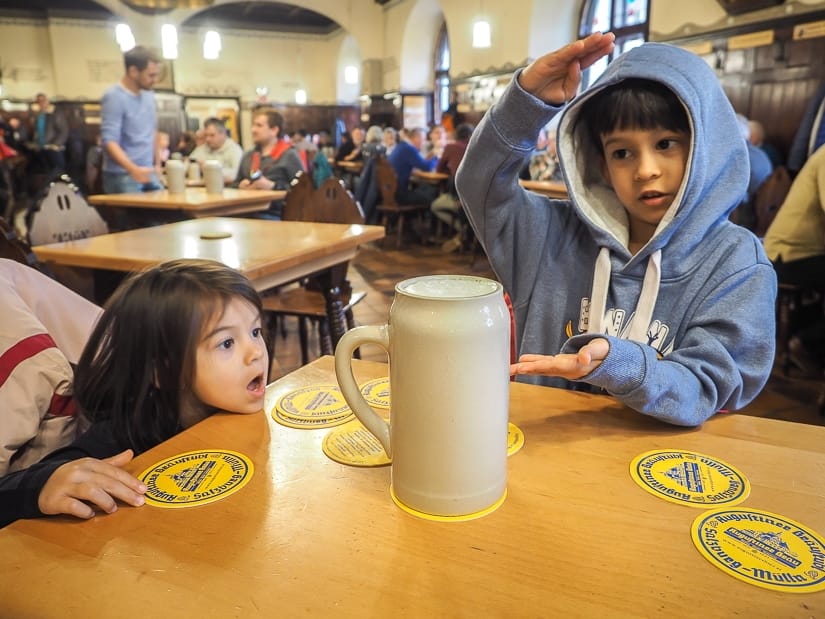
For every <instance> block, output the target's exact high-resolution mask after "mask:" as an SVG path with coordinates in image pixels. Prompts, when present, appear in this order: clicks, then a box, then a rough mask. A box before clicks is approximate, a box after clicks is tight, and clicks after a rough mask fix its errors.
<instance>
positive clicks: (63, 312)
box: [0, 259, 102, 476]
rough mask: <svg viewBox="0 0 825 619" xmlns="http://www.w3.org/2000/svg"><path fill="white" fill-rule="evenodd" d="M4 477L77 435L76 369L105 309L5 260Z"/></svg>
mask: <svg viewBox="0 0 825 619" xmlns="http://www.w3.org/2000/svg"><path fill="white" fill-rule="evenodd" d="M0 290H2V294H0V316H2V319H0V476H2V475H5V474H7V473H10V472H13V471H17V470H20V469H24V468H26V467H28V466H30V465H32V464H34V463H35V462H37V461H38V460H40V459H41V458H43V457H44V456H46V455H47V454H49V453H51V452H53V451H54V450H56V449H59V448H61V447H64V446H65V445H68V444H69V443H71V442H72V441H73V440H74V439H75V437H76V436H77V435H78V433H79V431H80V430H81V428H79V420H78V417H77V415H75V406H74V401H73V400H72V397H71V393H72V377H73V372H72V367H71V365H70V363H76V362H77V360H78V359H79V357H80V353H81V352H82V350H83V347H84V346H85V344H86V341H87V340H88V338H89V334H90V333H91V331H92V327H93V326H94V323H95V322H96V321H97V319H98V317H99V316H100V313H101V312H102V309H101V308H100V307H98V306H97V305H95V304H93V303H91V302H89V301H87V300H86V299H84V298H83V297H81V296H79V295H77V294H75V293H74V292H72V291H71V290H69V289H68V288H65V287H64V286H62V285H61V284H59V283H58V282H56V281H54V280H52V279H49V278H48V277H46V276H45V275H43V274H42V273H40V272H39V271H37V270H35V269H32V268H30V267H27V266H25V265H23V264H20V263H17V262H13V261H11V260H3V259H0Z"/></svg>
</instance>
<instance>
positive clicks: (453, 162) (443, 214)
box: [430, 123, 473, 252]
mask: <svg viewBox="0 0 825 619" xmlns="http://www.w3.org/2000/svg"><path fill="white" fill-rule="evenodd" d="M472 134H473V126H472V125H471V124H469V123H462V124H460V125H459V126H458V127H457V128H456V130H455V141H454V142H450V143H449V144H447V145H446V146H445V147H444V153H443V154H442V155H441V157H440V158H439V160H438V164H437V165H436V166H435V171H436V172H441V173H442V174H447V175H449V177H450V179H449V181H448V183H447V189H448V190H447V192H445V193H442V194H441V195H439V196H438V197H437V198H436V199H435V200H434V201H433V203H432V206H431V207H430V208H431V209H432V211H433V215H435V216H436V217H438V219H440V220H441V221H443V222H444V223H446V224H447V225H451V226H453V228H454V229H455V232H456V234H455V236H454V237H453V238H451V239H449V240H447V241H445V242H444V244H443V245H442V246H441V248H442V249H443V250H444V251H448V252H450V251H455V250H456V249H458V248H459V247H461V240H462V236H463V228H464V226H465V225H466V223H465V221H463V220H462V218H460V217H459V216H458V215H459V212H460V211H461V202H460V201H459V199H458V194H457V193H456V190H455V173H456V172H457V171H458V166H459V165H460V164H461V160H462V159H463V158H464V153H465V151H466V150H467V144H468V142H469V141H470V136H471V135H472Z"/></svg>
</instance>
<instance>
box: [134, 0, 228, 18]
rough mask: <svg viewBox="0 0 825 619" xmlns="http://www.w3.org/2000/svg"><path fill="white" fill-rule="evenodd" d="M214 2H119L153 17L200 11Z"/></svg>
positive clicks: (164, 0) (177, 0)
mask: <svg viewBox="0 0 825 619" xmlns="http://www.w3.org/2000/svg"><path fill="white" fill-rule="evenodd" d="M214 1H215V0H121V2H123V4H125V5H126V6H128V7H129V8H132V9H134V10H136V11H138V12H139V13H144V14H148V15H154V14H157V13H167V12H169V11H174V10H175V9H202V8H205V7H207V6H212V4H213V2H214Z"/></svg>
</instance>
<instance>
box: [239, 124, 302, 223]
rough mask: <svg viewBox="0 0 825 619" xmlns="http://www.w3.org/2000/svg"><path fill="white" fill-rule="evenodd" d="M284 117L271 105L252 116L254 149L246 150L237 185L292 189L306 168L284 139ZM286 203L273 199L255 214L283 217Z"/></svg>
mask: <svg viewBox="0 0 825 619" xmlns="http://www.w3.org/2000/svg"><path fill="white" fill-rule="evenodd" d="M283 135H284V119H283V116H281V115H280V114H279V113H278V112H276V111H275V110H273V109H271V108H259V109H257V110H255V112H254V113H253V116H252V141H253V142H255V148H253V149H252V150H250V151H247V152H245V153H244V155H243V158H242V159H241V165H240V167H239V168H238V176H237V178H236V179H235V182H234V186H235V187H238V188H240V189H289V183H290V181H292V179H293V178H294V177H295V175H296V174H297V173H298V172H300V171H302V170H303V165H302V164H301V158H300V156H299V155H298V152H297V151H296V150H295V148H293V147H292V146H291V145H290V143H289V142H287V141H286V140H284V139H283V137H282V136H283ZM282 211H283V202H282V201H280V200H274V201H273V202H272V203H271V204H270V205H269V209H268V210H266V211H264V212H262V213H255V214H253V215H252V216H253V217H258V218H260V219H280V218H281V212H282Z"/></svg>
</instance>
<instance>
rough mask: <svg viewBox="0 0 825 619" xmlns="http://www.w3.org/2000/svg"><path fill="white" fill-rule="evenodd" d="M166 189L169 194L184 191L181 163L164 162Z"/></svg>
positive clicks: (184, 180)
mask: <svg viewBox="0 0 825 619" xmlns="http://www.w3.org/2000/svg"><path fill="white" fill-rule="evenodd" d="M166 189H168V190H169V193H184V192H185V191H186V178H185V175H184V165H183V161H179V160H178V159H169V160H168V161H167V162H166Z"/></svg>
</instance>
